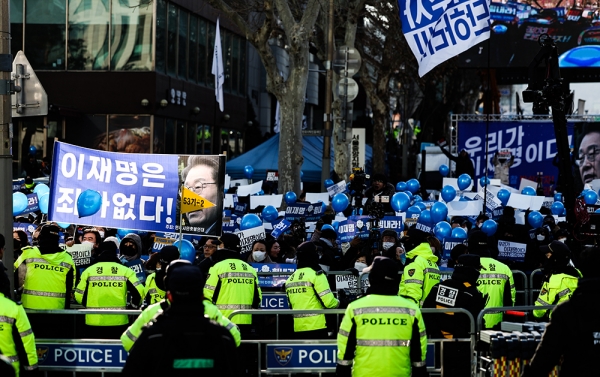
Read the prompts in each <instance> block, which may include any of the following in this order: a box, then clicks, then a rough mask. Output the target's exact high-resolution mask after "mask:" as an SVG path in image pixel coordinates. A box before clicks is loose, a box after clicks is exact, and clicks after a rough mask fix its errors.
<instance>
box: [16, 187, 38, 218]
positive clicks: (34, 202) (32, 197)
mask: <svg viewBox="0 0 600 377" xmlns="http://www.w3.org/2000/svg"><path fill="white" fill-rule="evenodd" d="M39 210H40V205H39V199H38V194H35V193H34V194H27V208H25V210H24V211H23V212H21V213H20V214H19V215H20V216H24V215H27V214H28V213H33V212H37V211H39Z"/></svg>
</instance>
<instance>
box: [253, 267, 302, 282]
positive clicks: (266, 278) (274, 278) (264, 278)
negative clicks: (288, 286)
mask: <svg viewBox="0 0 600 377" xmlns="http://www.w3.org/2000/svg"><path fill="white" fill-rule="evenodd" d="M250 265H251V266H252V267H254V270H256V272H258V273H259V275H258V285H259V286H260V287H263V288H266V287H283V285H284V284H285V282H286V281H287V279H288V278H289V277H290V276H291V275H260V272H294V271H296V265H295V264H285V263H250Z"/></svg>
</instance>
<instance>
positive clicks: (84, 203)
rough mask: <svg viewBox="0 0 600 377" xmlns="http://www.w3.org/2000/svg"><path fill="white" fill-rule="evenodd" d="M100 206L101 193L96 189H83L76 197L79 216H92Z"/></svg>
mask: <svg viewBox="0 0 600 377" xmlns="http://www.w3.org/2000/svg"><path fill="white" fill-rule="evenodd" d="M100 207H102V195H100V193H99V192H98V191H94V190H89V189H88V190H85V191H84V192H82V193H81V194H80V195H79V198H77V212H79V218H82V217H87V216H92V215H93V214H95V213H96V212H98V211H99V210H100Z"/></svg>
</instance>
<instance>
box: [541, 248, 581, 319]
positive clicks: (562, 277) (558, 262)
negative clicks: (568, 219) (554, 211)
mask: <svg viewBox="0 0 600 377" xmlns="http://www.w3.org/2000/svg"><path fill="white" fill-rule="evenodd" d="M540 251H541V252H542V254H544V255H545V256H546V261H545V263H544V275H545V276H544V283H543V284H542V290H541V291H540V294H539V296H538V298H537V300H536V301H535V305H536V306H539V305H556V304H559V303H561V302H564V301H567V300H568V299H570V298H571V296H572V295H573V292H574V291H575V289H576V288H577V282H578V280H579V278H580V277H581V273H580V272H579V270H577V269H576V268H575V267H573V266H570V265H569V261H570V259H571V251H570V250H569V247H568V246H567V245H565V244H564V243H562V242H560V241H552V242H551V243H550V244H549V245H544V246H541V247H540ZM533 315H534V316H535V317H536V318H540V319H544V320H546V321H547V320H548V316H549V311H548V310H534V311H533Z"/></svg>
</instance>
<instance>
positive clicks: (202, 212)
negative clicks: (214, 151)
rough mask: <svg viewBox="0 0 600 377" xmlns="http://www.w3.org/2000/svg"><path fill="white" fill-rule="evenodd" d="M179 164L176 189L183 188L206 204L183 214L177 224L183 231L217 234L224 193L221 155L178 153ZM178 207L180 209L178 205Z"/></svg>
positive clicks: (223, 171) (221, 214)
mask: <svg viewBox="0 0 600 377" xmlns="http://www.w3.org/2000/svg"><path fill="white" fill-rule="evenodd" d="M179 168H180V171H181V173H180V176H181V184H182V190H181V191H180V192H183V188H187V189H188V190H190V191H192V192H193V193H194V194H196V195H198V196H200V197H201V198H202V199H203V200H204V201H206V204H207V205H204V207H206V208H202V209H198V210H196V211H191V212H187V213H184V214H183V217H181V219H182V222H181V224H179V225H180V226H181V227H182V230H183V233H188V234H199V235H210V236H220V235H221V231H222V226H223V223H222V217H223V197H224V195H225V194H224V186H225V156H204V155H202V156H180V157H179ZM184 200H185V198H184ZM178 209H179V211H181V205H179V206H178ZM179 218H180V216H178V219H179Z"/></svg>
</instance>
